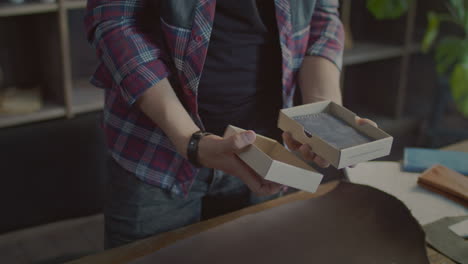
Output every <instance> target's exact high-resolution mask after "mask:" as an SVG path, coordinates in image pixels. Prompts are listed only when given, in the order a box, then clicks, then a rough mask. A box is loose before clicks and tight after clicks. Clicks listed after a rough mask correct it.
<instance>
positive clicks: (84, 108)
mask: <svg viewBox="0 0 468 264" xmlns="http://www.w3.org/2000/svg"><path fill="white" fill-rule="evenodd" d="M72 87H73V88H72V108H71V111H72V114H73V115H76V114H81V113H86V112H92V111H98V110H101V109H102V108H103V107H104V90H102V89H97V88H96V87H94V86H92V85H91V84H90V83H89V81H88V80H87V79H80V80H75V81H73V82H72Z"/></svg>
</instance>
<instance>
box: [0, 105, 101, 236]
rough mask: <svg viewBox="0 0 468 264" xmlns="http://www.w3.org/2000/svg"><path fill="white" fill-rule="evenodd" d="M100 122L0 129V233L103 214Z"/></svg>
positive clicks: (83, 119) (92, 117)
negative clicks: (0, 179)
mask: <svg viewBox="0 0 468 264" xmlns="http://www.w3.org/2000/svg"><path fill="white" fill-rule="evenodd" d="M99 118H100V113H93V114H86V115H81V116H78V117H76V118H74V119H71V120H55V121H48V122H41V123H36V124H30V125H25V126H20V127H14V128H7V129H5V128H4V129H1V130H0V160H1V162H0V175H1V176H0V177H1V178H2V181H1V184H0V208H1V215H2V217H1V218H0V233H4V232H7V231H11V230H15V229H19V228H24V227H28V226H34V225H39V224H44V223H48V222H51V221H57V220H61V219H67V218H71V217H77V216H85V215H90V214H94V213H98V212H100V211H101V208H102V200H103V198H102V197H103V196H102V189H103V181H104V177H105V160H106V152H105V149H104V143H103V135H102V131H101V129H100V128H99Z"/></svg>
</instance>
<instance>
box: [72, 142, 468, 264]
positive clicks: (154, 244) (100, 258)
mask: <svg viewBox="0 0 468 264" xmlns="http://www.w3.org/2000/svg"><path fill="white" fill-rule="evenodd" d="M443 149H444V150H453V151H466V152H468V140H467V141H463V142H461V143H458V144H454V145H451V146H448V147H445V148H443ZM338 184H339V182H337V181H334V182H330V183H326V184H323V185H321V186H320V187H319V189H318V190H317V192H316V193H313V194H312V193H307V192H296V193H293V194H290V195H286V196H283V197H281V198H278V199H275V200H272V201H268V202H265V203H262V204H258V205H254V206H250V207H247V208H244V209H241V210H239V211H235V212H232V213H229V214H226V215H222V216H219V217H216V218H213V219H210V220H206V221H203V222H199V223H196V224H193V225H190V226H187V227H184V228H181V229H177V230H175V231H171V232H167V233H164V234H160V235H157V236H154V237H150V238H147V239H144V240H140V241H137V242H134V243H131V244H128V245H125V246H122V247H119V248H114V249H111V250H106V251H104V252H101V253H98V254H95V255H90V256H87V257H84V258H81V259H78V260H75V261H72V262H70V264H104V263H112V264H119V263H127V262H129V261H131V260H134V259H137V258H139V257H142V256H145V255H148V254H151V253H153V252H155V251H156V250H158V249H160V248H163V247H165V246H168V245H170V244H173V243H174V242H176V241H178V240H181V239H184V238H188V237H191V236H194V235H196V234H198V233H201V232H203V231H206V230H208V229H210V228H213V227H215V226H218V225H221V224H224V223H227V222H229V221H232V220H234V219H236V218H239V217H241V216H244V215H248V214H252V213H257V212H260V211H263V210H266V209H270V208H273V207H276V206H280V205H282V204H287V203H290V202H294V201H298V200H307V199H311V198H314V197H318V196H321V195H324V194H326V193H328V192H330V191H331V190H333V189H334V188H335V187H336V186H337V185H338ZM427 254H428V256H429V260H430V263H431V264H454V262H453V261H451V260H450V259H448V258H447V257H445V256H443V255H441V254H439V253H438V252H436V251H435V250H433V249H432V248H430V247H427Z"/></svg>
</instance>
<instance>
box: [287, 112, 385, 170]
mask: <svg viewBox="0 0 468 264" xmlns="http://www.w3.org/2000/svg"><path fill="white" fill-rule="evenodd" d="M356 124H358V125H360V126H362V125H364V124H370V125H372V126H375V127H377V124H376V123H375V122H374V121H372V120H370V119H367V118H360V117H356ZM282 136H283V140H284V143H286V145H287V146H288V148H289V149H290V150H293V151H299V152H300V153H301V154H302V157H303V158H304V159H305V160H308V161H312V162H315V163H316V164H317V165H319V166H320V167H322V168H327V167H328V166H330V163H329V162H328V161H326V160H325V159H323V158H322V157H320V156H318V155H317V154H315V152H314V151H313V149H311V148H310V146H309V145H307V144H301V143H300V142H298V141H296V140H294V139H293V138H292V136H291V134H289V133H287V132H284V133H283V135H282ZM353 166H354V165H353ZM353 166H351V167H353Z"/></svg>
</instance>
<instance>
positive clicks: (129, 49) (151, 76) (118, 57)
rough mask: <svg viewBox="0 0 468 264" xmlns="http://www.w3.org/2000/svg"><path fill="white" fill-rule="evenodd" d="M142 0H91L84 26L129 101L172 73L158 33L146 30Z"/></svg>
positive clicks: (132, 101)
mask: <svg viewBox="0 0 468 264" xmlns="http://www.w3.org/2000/svg"><path fill="white" fill-rule="evenodd" d="M143 4H144V3H143V0H133V1H115V0H88V4H87V11H86V15H85V28H86V32H87V37H88V41H89V42H90V43H91V44H92V45H93V46H94V48H95V49H96V53H97V56H98V58H99V59H100V62H101V64H103V65H104V66H105V68H107V71H108V72H109V73H110V74H111V77H112V80H113V81H114V82H115V84H116V87H119V89H120V92H121V94H122V96H123V98H125V100H126V101H127V103H128V104H130V105H131V104H133V103H134V102H135V101H136V100H137V99H138V97H139V96H141V95H142V94H143V93H144V92H145V91H146V89H148V88H150V87H151V86H153V85H155V84H156V83H158V82H159V81H161V80H162V79H164V78H166V77H167V76H168V75H169V69H168V67H167V66H166V64H165V63H164V62H163V60H162V59H161V57H162V54H161V52H162V50H161V47H160V45H158V44H157V43H158V41H157V40H156V39H155V37H156V36H154V34H153V35H151V34H150V33H149V32H146V31H144V30H143V28H144V27H142V26H141V25H140V24H139V20H138V18H139V16H141V15H142V12H143V8H144V5H143Z"/></svg>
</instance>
